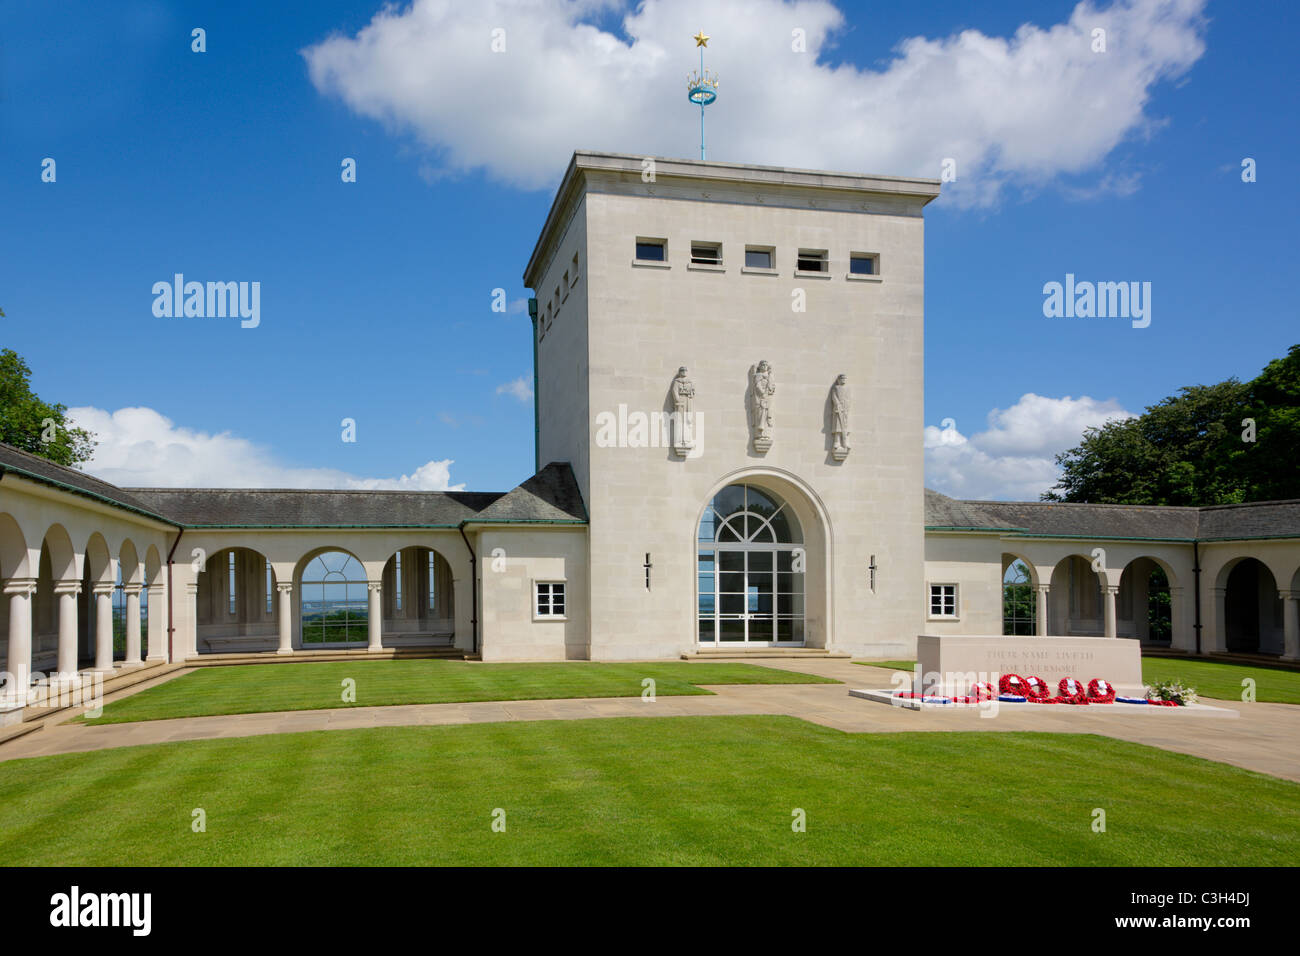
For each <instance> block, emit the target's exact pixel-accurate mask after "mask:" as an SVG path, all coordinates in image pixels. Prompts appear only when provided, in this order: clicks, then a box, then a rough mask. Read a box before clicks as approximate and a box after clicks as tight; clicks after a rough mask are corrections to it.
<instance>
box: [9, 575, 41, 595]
mask: <svg viewBox="0 0 1300 956" xmlns="http://www.w3.org/2000/svg"><path fill="white" fill-rule="evenodd" d="M35 590H36V579H35V578H10V579H9V580H8V581H6V582H5V594H8V595H10V596H12V595H15V594H17V595H24V596H30V595H31V594H32V592H34V591H35Z"/></svg>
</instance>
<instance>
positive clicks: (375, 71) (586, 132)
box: [303, 0, 1205, 204]
mask: <svg viewBox="0 0 1300 956" xmlns="http://www.w3.org/2000/svg"><path fill="white" fill-rule="evenodd" d="M1204 3H1205V0H1119V2H1116V3H1114V4H1112V5H1111V6H1109V7H1106V8H1104V9H1103V8H1099V7H1097V6H1095V5H1094V4H1093V3H1091V2H1084V3H1080V4H1079V5H1078V6H1076V7H1075V8H1074V10H1073V12H1072V13H1071V15H1070V18H1069V19H1068V20H1067V21H1066V22H1064V23H1057V24H1054V25H1051V26H1047V27H1040V26H1036V25H1033V24H1028V23H1027V24H1024V25H1022V26H1021V27H1019V29H1017V30H1016V32H1015V33H1014V34H1013V35H1012V36H1010V37H998V36H988V35H986V34H984V33H982V32H980V31H978V30H973V29H970V30H963V31H961V32H959V33H954V34H950V35H948V36H943V37H939V38H937V39H931V38H927V37H908V38H900V40H899V42H898V43H897V44H896V45H895V47H894V54H893V57H892V58H891V59H890V60H888V61H887V62H885V63H883V64H881V65H879V66H878V67H877V68H860V67H858V66H855V65H852V64H842V65H839V66H835V67H832V66H829V65H826V64H825V63H819V62H818V57H819V54H821V53H822V52H825V51H829V50H830V49H831V48H832V47H833V45H834V42H835V39H836V38H837V37H838V36H839V35H840V34H841V33H843V32H845V31H846V29H848V28H850V27H857V28H859V29H871V24H870V21H869V20H867V19H863V20H857V19H854V20H852V21H850V20H849V19H848V18H846V17H845V15H844V14H843V13H841V12H840V11H839V10H838V9H837V8H836V7H835V6H834V5H833V4H832V3H830V2H827V0H796V2H783V0H717V2H715V3H711V4H710V5H709V11H708V18H707V19H708V21H709V32H710V34H711V35H712V37H713V40H712V42H711V43H710V45H709V47H708V49H707V53H706V66H707V67H708V69H709V70H711V71H717V72H718V73H719V74H720V75H721V86H720V88H719V98H718V101H717V103H716V104H714V105H713V106H711V107H710V108H709V113H708V117H707V128H708V134H707V135H708V141H709V144H710V151H709V156H710V158H712V159H727V160H736V161H741V162H756V163H763V164H776V165H789V166H805V167H814V168H830V169H844V170H858V171H864V172H875V173H889V174H899V175H919V176H930V177H937V176H938V175H939V170H940V163H941V162H942V160H943V159H944V158H947V157H951V158H953V159H955V160H956V164H957V181H956V182H954V183H949V184H947V185H945V192H946V193H947V194H949V195H950V197H953V198H955V199H956V201H958V202H962V203H967V204H973V203H992V202H994V201H995V200H996V199H997V197H998V195H999V194H1000V193H1001V191H1002V189H1003V187H1004V186H1005V185H1006V184H1007V183H1008V182H1010V181H1013V180H1014V181H1017V182H1018V183H1020V184H1022V185H1028V186H1037V185H1041V184H1042V183H1045V182H1047V181H1050V180H1052V179H1053V178H1054V177H1057V176H1063V175H1064V176H1073V175H1075V174H1080V173H1087V172H1089V171H1092V170H1095V169H1096V168H1097V167H1098V166H1099V164H1100V163H1101V162H1102V160H1103V159H1104V158H1105V157H1106V156H1107V155H1108V154H1109V153H1110V151H1111V150H1113V149H1114V148H1115V147H1116V146H1117V145H1119V144H1120V143H1121V142H1122V141H1124V140H1125V139H1126V138H1129V137H1134V136H1145V135H1150V134H1151V132H1152V131H1153V130H1154V129H1155V128H1156V127H1157V126H1158V125H1159V124H1160V120H1159V118H1157V117H1152V116H1149V115H1148V114H1147V111H1146V107H1147V105H1148V101H1149V99H1150V97H1151V91H1152V88H1153V87H1154V86H1155V85H1156V84H1157V83H1159V82H1161V81H1165V80H1171V79H1177V78H1180V77H1182V76H1184V75H1185V74H1186V73H1187V71H1188V70H1190V68H1191V67H1192V65H1193V64H1194V63H1195V62H1196V61H1197V60H1198V59H1199V58H1200V57H1201V55H1202V54H1203V53H1204V51H1205V42H1204V39H1203V34H1204V30H1205V21H1204V18H1203V17H1202V14H1201V11H1202V9H1203V7H1204ZM611 6H612V7H613V8H614V9H615V10H623V11H625V12H624V15H623V19H622V28H623V31H624V32H625V33H626V35H627V37H628V38H629V40H624V39H623V38H621V37H619V36H616V35H614V34H612V33H609V32H606V31H604V30H601V29H599V28H598V27H596V26H594V25H592V24H591V23H589V22H584V21H585V20H589V19H590V18H591V17H592V16H593V13H594V12H595V11H597V10H600V9H607V8H609V7H611ZM699 16H700V7H699V4H698V3H697V2H695V0H646V2H645V3H643V4H640V5H638V6H636V7H635V8H634V9H629V8H628V5H627V4H619V3H614V4H610V3H605V2H596V0H587V2H576V3H575V2H567V0H486V2H481V3H474V4H458V3H448V2H446V0H415V2H413V3H412V4H411V5H410V6H409V7H408V8H405V9H399V8H396V7H393V6H386V7H385V8H384V9H383V10H381V11H380V12H379V13H377V14H376V15H375V16H374V18H373V19H372V20H371V22H370V23H369V24H368V25H367V26H366V27H364V28H363V29H362V30H361V31H360V32H359V33H357V34H356V35H355V36H345V35H335V36H332V37H329V38H328V39H326V40H324V41H322V42H321V43H318V44H316V45H315V46H312V47H309V48H307V49H306V50H304V51H303V56H304V58H305V59H306V61H307V65H308V71H309V74H310V77H311V80H312V82H313V83H314V84H315V86H316V88H317V89H318V90H319V91H320V92H322V93H324V94H327V95H331V96H337V97H339V98H340V99H341V100H342V101H343V102H344V103H346V104H347V106H348V107H349V108H351V109H352V110H353V111H355V112H356V113H358V114H360V115H362V116H365V117H369V118H371V119H374V120H378V121H380V122H382V123H384V124H386V125H387V126H388V127H389V128H391V129H393V130H397V131H400V132H402V133H404V134H409V135H411V136H412V137H413V138H414V139H415V141H416V142H417V143H418V144H419V145H420V146H421V147H423V148H424V149H425V150H426V151H427V154H428V155H427V156H426V157H425V158H423V159H421V161H420V162H421V166H422V169H421V173H422V175H425V176H426V178H434V177H438V176H441V175H445V174H446V173H448V172H452V173H461V172H465V171H470V170H480V169H482V170H486V171H487V172H488V173H490V174H491V175H494V176H496V177H498V178H500V179H502V180H504V181H506V182H509V183H512V184H515V185H518V186H522V187H524V188H541V187H545V186H548V185H551V184H553V183H554V182H555V181H556V180H557V179H558V177H559V175H560V173H561V171H562V170H563V169H564V167H565V164H566V162H567V160H568V158H569V155H570V153H571V152H572V151H573V149H574V148H575V147H584V148H597V149H604V150H609V151H614V152H627V153H636V154H647V155H650V154H655V155H667V156H692V155H694V154H695V149H696V147H697V145H698V112H697V111H696V110H694V109H693V108H692V107H691V106H690V104H688V103H687V101H686V86H685V75H686V73H687V72H688V71H690V70H692V69H695V68H696V67H697V59H696V54H695V47H694V44H692V43H691V41H690V37H691V35H692V34H694V33H695V32H696V31H697V30H698V29H699ZM498 27H499V28H502V29H504V30H505V42H506V50H505V52H502V53H493V52H491V41H492V30H493V29H494V28H498ZM1097 28H1101V29H1104V30H1106V52H1104V53H1098V52H1093V30H1094V29H1097ZM796 29H798V30H803V31H804V34H805V36H806V48H807V52H805V53H796V52H793V51H792V31H794V30H796ZM1133 175H1134V174H1132V173H1125V172H1123V171H1120V172H1114V171H1107V172H1106V173H1105V175H1104V176H1103V178H1102V180H1101V185H1100V186H1098V187H1094V188H1098V189H1101V190H1102V191H1106V192H1112V191H1114V192H1120V193H1121V194H1123V193H1124V192H1125V190H1127V189H1131V188H1135V186H1136V180H1135V179H1134V178H1133ZM1074 188H1082V189H1084V190H1085V193H1084V195H1086V190H1088V189H1089V188H1090V187H1088V186H1086V185H1085V186H1083V187H1080V186H1078V184H1075V187H1074Z"/></svg>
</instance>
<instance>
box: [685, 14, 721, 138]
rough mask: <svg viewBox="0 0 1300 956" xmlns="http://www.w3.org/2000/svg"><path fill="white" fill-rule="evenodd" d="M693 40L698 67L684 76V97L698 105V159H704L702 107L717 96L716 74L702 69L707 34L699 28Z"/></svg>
mask: <svg viewBox="0 0 1300 956" xmlns="http://www.w3.org/2000/svg"><path fill="white" fill-rule="evenodd" d="M694 40H695V45H696V46H697V47H698V48H699V50H700V69H699V71H698V72H696V73H691V74H689V75H688V76H687V77H686V97H687V99H689V100H690V101H691V102H692V103H696V104H698V105H699V107H700V159H704V107H706V106H708V105H709V104H710V103H712V102H713V101H714V100H716V99H717V98H718V74H716V73H709V72H707V71H706V70H705V69H704V48H705V47H706V46H708V45H709V35H708V34H707V33H705V32H704V31H703V30H701V31H700V32H699V33H697V34H695V37H694Z"/></svg>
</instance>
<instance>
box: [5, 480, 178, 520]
mask: <svg viewBox="0 0 1300 956" xmlns="http://www.w3.org/2000/svg"><path fill="white" fill-rule="evenodd" d="M11 471H12V472H13V473H14V474H16V475H21V476H22V477H24V478H27V479H30V480H31V481H35V482H37V483H39V484H42V485H50V486H51V487H54V488H58V489H59V490H60V491H66V492H68V493H69V494H74V495H80V496H81V497H83V498H92V499H94V500H95V501H101V502H103V503H104V504H106V505H112V506H113V507H114V508H121V509H122V510H123V511H130V512H132V513H133V514H138V515H141V516H143V517H145V518H152V519H153V520H154V521H161V522H162V523H163V524H168V525H171V526H172V527H174V528H179V527H180V525H179V524H178V523H177V522H175V521H173V520H172V519H171V518H164V517H163V516H162V515H159V514H154V513H153V512H152V511H146V510H145V509H144V508H137V507H135V506H134V505H128V504H126V503H125V502H122V501H114V500H113V499H112V498H109V497H107V496H105V495H101V494H97V493H96V492H93V491H88V490H86V489H85V488H78V487H77V486H76V485H69V484H67V483H66V482H62V481H59V480H57V479H55V478H49V477H46V476H45V475H38V474H36V473H35V472H31V471H27V470H25V469H23V468H16V467H14V466H13V465H0V479H3V478H4V476H5V474H6V473H7V472H11Z"/></svg>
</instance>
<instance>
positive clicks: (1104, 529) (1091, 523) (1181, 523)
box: [925, 488, 1300, 542]
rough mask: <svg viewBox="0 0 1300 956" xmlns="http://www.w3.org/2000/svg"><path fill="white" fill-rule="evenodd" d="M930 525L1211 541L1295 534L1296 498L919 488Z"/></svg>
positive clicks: (1298, 523) (1299, 529)
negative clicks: (1099, 497)
mask: <svg viewBox="0 0 1300 956" xmlns="http://www.w3.org/2000/svg"><path fill="white" fill-rule="evenodd" d="M925 525H926V528H928V529H930V530H961V531H976V532H978V531H988V532H990V533H996V532H1005V533H1011V534H1023V535H1035V536H1037V535H1043V536H1051V537H1062V538H1112V539H1116V538H1140V539H1144V540H1155V541H1186V542H1190V541H1195V540H1200V541H1214V540H1228V539H1234V538H1279V537H1282V538H1286V537H1300V500H1298V501H1263V502H1257V503H1252V504H1243V505H1213V506H1209V507H1203V508H1196V507H1186V506H1169V505H1092V504H1076V503H1073V502H1070V503H1063V502H1050V501H962V500H959V499H956V498H949V497H947V496H946V495H942V494H940V493H939V492H937V491H932V490H931V489H929V488H927V489H926V490H925Z"/></svg>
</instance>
